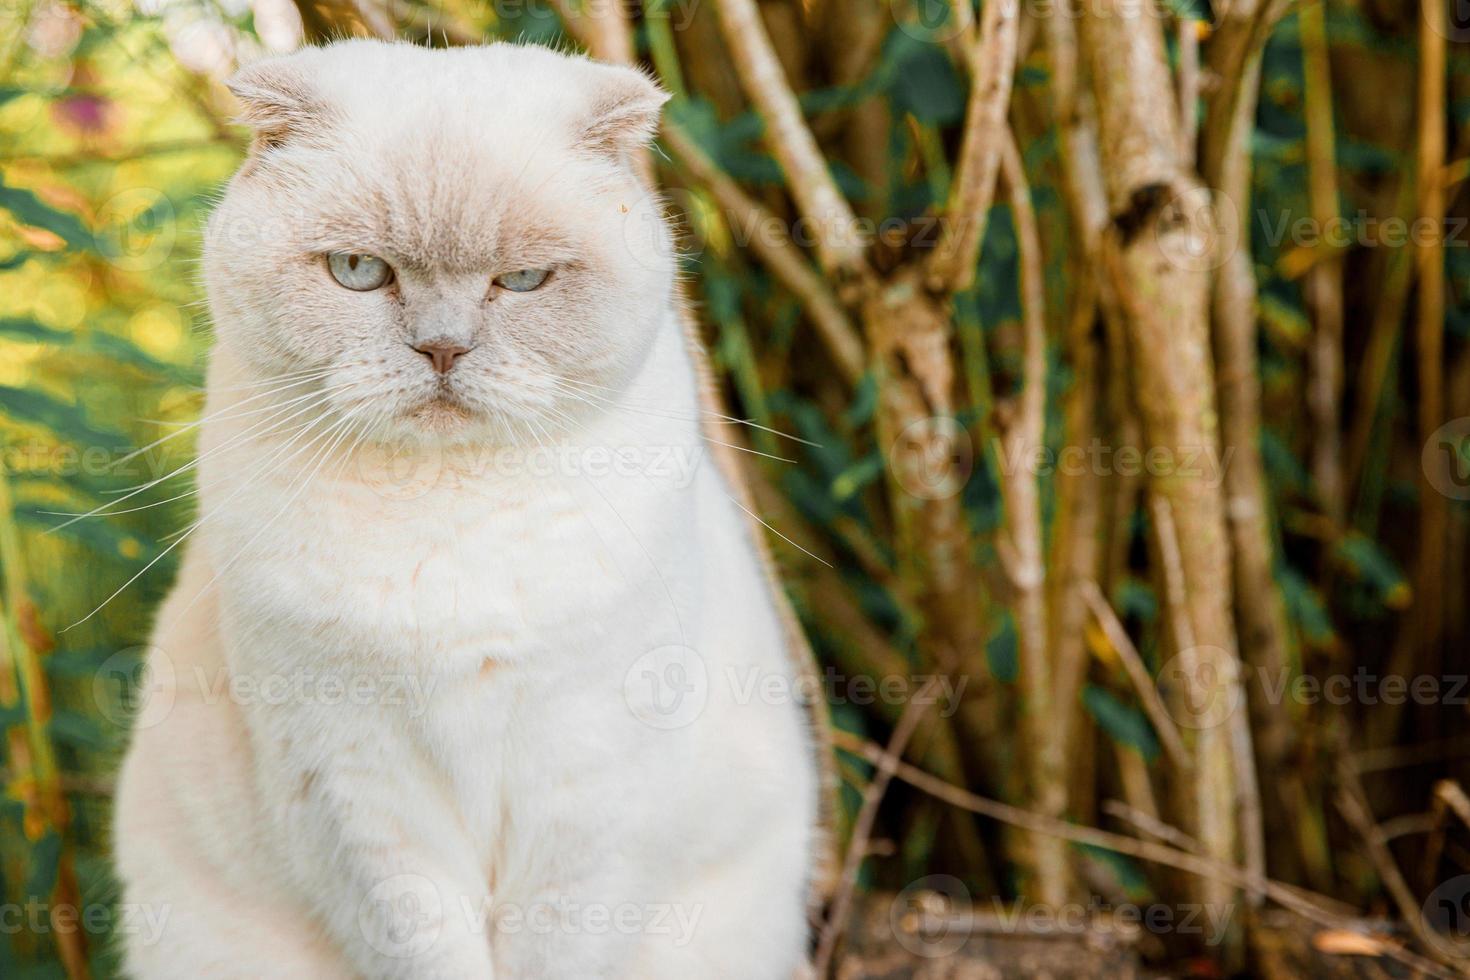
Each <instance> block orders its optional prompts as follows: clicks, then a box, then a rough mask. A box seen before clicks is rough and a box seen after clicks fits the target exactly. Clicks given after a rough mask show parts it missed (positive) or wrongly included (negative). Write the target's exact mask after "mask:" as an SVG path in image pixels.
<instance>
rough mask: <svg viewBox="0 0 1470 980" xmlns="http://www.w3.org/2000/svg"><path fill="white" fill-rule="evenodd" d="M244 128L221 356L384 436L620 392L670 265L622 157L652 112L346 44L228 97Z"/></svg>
mask: <svg viewBox="0 0 1470 980" xmlns="http://www.w3.org/2000/svg"><path fill="white" fill-rule="evenodd" d="M230 88H231V89H232V91H233V92H234V93H235V95H236V96H237V97H238V99H239V101H240V104H241V106H242V110H243V111H242V116H243V119H244V120H245V121H246V122H247V123H248V124H249V125H250V126H251V128H252V129H253V130H254V132H255V141H254V145H253V147H252V150H251V153H250V157H249V159H248V160H247V161H246V163H245V165H244V166H243V167H242V168H241V170H240V172H239V173H238V174H237V175H236V176H235V178H234V180H233V181H232V182H231V183H230V185H229V187H228V189H227V191H226V193H225V195H224V198H223V200H222V202H221V204H220V206H219V208H218V209H217V211H216V212H215V214H214V215H213V217H212V218H211V220H210V226H209V231H208V233H207V235H206V243H205V250H204V270H205V278H206V283H207V286H208V290H209V297H210V302H211V308H212V311H213V314H214V319H215V325H216V326H215V329H216V334H217V341H218V343H219V344H221V345H222V346H224V347H226V348H228V350H229V352H230V355H231V357H232V359H233V360H235V361H236V362H238V363H242V364H244V365H246V366H248V369H249V371H250V373H251V374H253V375H257V376H258V379H257V380H260V381H264V380H266V379H269V378H276V377H279V378H285V379H290V378H292V377H310V378H312V385H313V386H316V387H319V388H320V390H321V391H322V392H324V393H325V394H326V395H327V397H328V399H329V400H328V401H327V402H326V403H325V405H326V406H327V407H329V408H330V410H332V411H333V412H335V413H336V414H340V415H343V416H352V417H356V418H358V419H361V420H363V424H364V426H366V424H367V421H368V420H372V422H373V425H374V426H375V428H376V430H377V431H379V432H383V433H393V432H395V431H396V432H400V433H401V432H404V431H413V432H415V433H416V434H424V433H437V434H439V435H440V436H442V437H445V438H452V439H461V438H485V437H489V438H508V439H516V438H518V437H519V436H520V435H526V436H529V435H530V434H531V433H534V432H535V431H537V429H536V427H537V426H539V427H540V429H541V431H545V430H546V429H547V428H548V427H551V428H554V427H555V421H556V420H565V419H566V418H567V417H568V416H569V415H575V414H577V411H578V409H579V407H580V406H585V405H587V404H588V403H589V401H590V402H596V401H598V400H599V399H602V398H606V397H607V396H608V393H609V391H610V390H615V389H617V388H618V387H619V386H620V385H622V384H625V383H626V382H627V380H628V379H629V377H631V375H632V373H633V372H634V371H635V370H636V369H637V367H638V365H639V364H640V363H641V362H642V360H643V358H644V357H645V356H646V354H647V352H648V350H649V348H650V345H651V342H652V339H653V336H654V334H655V332H656V330H657V329H658V327H659V324H660V322H661V319H662V318H663V316H664V315H665V313H666V311H667V310H668V308H669V304H670V302H671V291H672V284H673V276H674V265H675V256H674V252H673V248H672V244H671V241H672V240H671V237H670V234H669V232H668V229H667V227H666V225H665V222H664V221H663V219H662V208H661V205H660V203H659V201H658V200H657V198H654V197H650V196H649V195H648V194H647V193H645V192H644V191H643V190H641V188H640V185H639V183H638V180H637V178H636V176H635V173H634V169H633V161H634V159H635V157H636V155H637V153H638V152H639V151H640V150H641V148H642V147H643V146H644V145H645V144H646V143H647V142H648V141H649V140H650V139H651V138H652V136H653V133H654V132H655V130H656V127H657V123H658V112H659V108H660V107H661V106H662V104H663V103H664V101H665V99H666V96H665V95H664V93H663V92H662V91H660V90H659V88H658V87H657V86H656V85H655V84H654V83H653V82H651V81H650V80H649V79H648V78H647V77H645V76H644V75H643V74H641V73H639V72H637V71H635V70H633V69H629V68H620V67H615V66H611V65H603V64H598V63H595V62H592V61H589V60H587V59H585V58H579V57H573V56H569V55H563V54H559V53H557V52H554V51H551V50H548V49H545V48H539V47H533V46H517V45H509V44H495V45H491V46H488V47H479V48H460V49H454V50H441V51H431V50H428V49H423V48H418V47H414V46H412V45H407V44H386V43H381V42H375V41H349V42H344V43H339V44H333V45H330V46H328V47H322V48H309V49H305V50H302V51H299V52H297V53H295V54H292V55H289V56H286V57H282V58H275V59H270V60H267V61H263V62H259V63H256V64H254V65H251V66H249V67H247V68H245V69H244V70H242V71H241V72H240V73H239V74H238V75H236V76H235V78H234V79H232V80H231V83H230Z"/></svg>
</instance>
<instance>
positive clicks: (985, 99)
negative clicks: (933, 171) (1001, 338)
mask: <svg viewBox="0 0 1470 980" xmlns="http://www.w3.org/2000/svg"><path fill="white" fill-rule="evenodd" d="M1018 8H1019V5H1018V4H1017V3H1016V0H991V2H989V3H986V4H985V9H984V10H983V11H982V12H981V22H980V36H979V39H978V40H977V41H976V42H975V45H974V47H973V48H972V49H971V50H972V51H973V52H974V54H973V56H972V58H971V64H970V69H971V82H970V100H969V104H968V107H967V109H966V110H965V135H964V138H963V141H962V142H961V144H960V157H959V163H958V164H957V165H956V166H955V170H954V173H955V178H954V183H953V184H952V185H951V187H950V193H949V201H948V202H947V203H946V204H945V206H944V212H943V214H942V215H941V219H940V225H941V229H942V231H941V237H940V239H939V244H938V246H937V247H936V248H935V250H934V254H933V256H932V257H931V258H930V259H929V265H928V268H927V270H926V271H927V277H926V278H927V281H928V286H929V288H930V289H932V290H933V291H935V292H948V293H957V292H960V291H961V290H963V289H966V288H968V287H969V285H970V283H971V282H973V281H974V278H975V263H976V261H977V260H978V259H979V256H980V243H981V242H982V241H983V240H984V238H985V224H986V219H987V217H988V215H989V211H990V205H991V202H992V201H993V200H994V198H995V178H996V174H997V173H998V172H999V170H1000V155H1001V147H1002V145H1003V143H1004V139H1005V136H1004V134H1005V131H1006V109H1007V107H1008V106H1009V105H1010V100H1011V83H1012V79H1013V77H1014V75H1015V71H1016V43H1017V25H1018V22H1019V20H1020V18H1019V12H1018Z"/></svg>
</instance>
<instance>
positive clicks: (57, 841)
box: [25, 830, 61, 900]
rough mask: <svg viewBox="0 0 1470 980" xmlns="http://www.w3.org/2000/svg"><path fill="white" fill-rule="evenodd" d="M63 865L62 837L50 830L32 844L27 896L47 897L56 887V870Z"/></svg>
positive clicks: (27, 873) (27, 874)
mask: <svg viewBox="0 0 1470 980" xmlns="http://www.w3.org/2000/svg"><path fill="white" fill-rule="evenodd" d="M60 867H61V837H60V836H58V835H57V833H56V831H54V830H48V831H46V833H45V834H43V835H42V836H41V839H40V840H38V841H36V842H35V843H34V844H32V845H31V855H30V862H29V867H28V868H27V869H26V893H25V897H26V898H39V899H43V900H44V899H47V898H49V897H50V896H51V892H52V891H53V890H54V889H55V888H56V872H57V870H58V869H59V868H60Z"/></svg>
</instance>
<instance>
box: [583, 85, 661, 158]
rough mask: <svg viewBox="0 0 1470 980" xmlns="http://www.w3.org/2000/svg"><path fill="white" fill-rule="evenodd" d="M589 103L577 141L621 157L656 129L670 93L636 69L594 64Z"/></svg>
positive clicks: (648, 140) (647, 138)
mask: <svg viewBox="0 0 1470 980" xmlns="http://www.w3.org/2000/svg"><path fill="white" fill-rule="evenodd" d="M596 67H597V73H596V75H594V76H593V92H592V99H591V106H590V107H589V108H588V110H587V114H586V116H585V117H584V119H585V122H584V125H583V128H582V132H581V134H580V136H579V140H578V142H579V143H580V144H581V145H582V146H585V147H587V148H588V149H591V150H594V151H596V152H600V153H607V154H609V155H612V156H617V157H621V156H622V155H623V154H626V153H631V152H633V151H636V150H639V149H641V148H642V147H644V146H647V145H648V143H649V142H650V141H651V140H652V139H653V136H654V134H655V133H657V132H658V117H659V110H660V109H662V108H663V104H664V103H665V102H667V101H669V93H667V92H665V91H664V90H663V89H661V88H659V87H658V84H657V83H655V82H654V81H653V80H652V79H651V78H649V77H648V76H647V75H645V74H643V73H642V72H641V71H638V70H637V69H635V68H624V67H621V66H617V65H597V66H596Z"/></svg>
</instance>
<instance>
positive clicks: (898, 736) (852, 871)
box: [813, 678, 938, 977]
mask: <svg viewBox="0 0 1470 980" xmlns="http://www.w3.org/2000/svg"><path fill="white" fill-rule="evenodd" d="M937 683H938V679H937V678H930V680H929V682H928V683H927V684H925V685H924V686H923V688H921V689H920V690H919V692H918V693H917V694H916V695H915V696H914V697H913V699H912V700H910V701H909V703H908V704H907V705H906V706H905V707H904V710H903V714H902V715H901V716H900V717H899V719H898V724H897V725H895V726H894V728H893V735H892V736H890V737H889V739H888V747H887V748H886V749H884V750H883V754H882V756H881V757H880V758H879V759H878V761H877V763H876V765H877V767H878V771H877V772H876V773H874V774H873V779H872V781H871V782H869V783H868V787H867V789H866V790H864V791H863V803H862V806H861V807H859V808H858V812H857V817H856V818H855V819H854V820H853V827H852V839H851V840H850V841H849V842H848V845H847V855H846V856H845V857H844V858H843V861H842V872H841V875H840V876H839V878H838V880H837V891H836V894H835V895H834V896H833V898H832V906H831V909H830V910H829V911H828V913H827V922H826V923H825V924H824V925H823V926H822V935H821V938H820V940H819V941H818V943H817V954H816V956H815V957H814V959H813V963H814V965H815V968H816V975H817V976H819V977H825V976H826V975H827V971H828V968H829V967H830V966H831V964H832V954H833V952H834V951H835V950H836V949H837V940H838V939H839V938H840V937H841V935H842V931H843V929H844V928H845V927H846V924H847V916H848V911H849V909H850V908H851V906H852V896H853V892H854V890H855V889H856V887H857V876H858V871H859V870H860V869H861V868H862V866H863V858H864V857H865V856H867V854H868V840H869V838H870V837H872V834H873V823H874V821H875V820H877V818H878V807H879V805H881V804H882V802H883V794H884V793H886V792H887V791H888V786H889V784H890V783H892V782H893V774H894V772H895V771H896V769H897V767H898V764H899V761H900V759H901V758H902V757H903V752H904V749H906V748H907V747H908V743H909V739H910V738H912V737H913V735H914V732H915V731H916V730H917V729H918V727H919V722H920V721H921V720H922V719H923V717H924V712H925V711H926V710H927V709H928V708H929V706H930V705H932V704H933V703H934V698H933V697H931V696H930V692H931V691H932V690H933V689H934V687H935V686H936V685H937Z"/></svg>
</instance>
